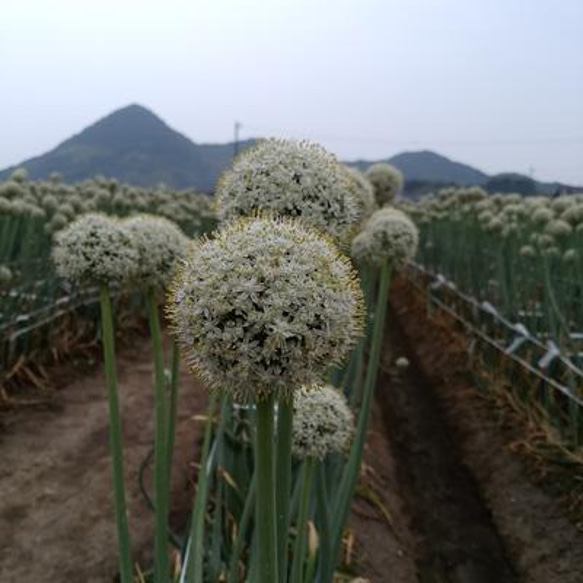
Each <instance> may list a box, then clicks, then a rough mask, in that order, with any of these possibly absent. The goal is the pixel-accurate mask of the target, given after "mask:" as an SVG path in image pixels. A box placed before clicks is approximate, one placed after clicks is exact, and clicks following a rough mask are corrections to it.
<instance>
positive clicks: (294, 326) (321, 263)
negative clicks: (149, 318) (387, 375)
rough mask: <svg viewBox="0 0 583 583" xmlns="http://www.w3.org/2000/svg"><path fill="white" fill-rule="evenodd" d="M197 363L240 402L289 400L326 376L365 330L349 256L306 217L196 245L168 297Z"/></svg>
mask: <svg viewBox="0 0 583 583" xmlns="http://www.w3.org/2000/svg"><path fill="white" fill-rule="evenodd" d="M168 315H169V318H170V321H171V323H172V326H173V328H174V331H175V333H176V334H177V336H178V339H179V342H180V344H181V346H182V348H183V350H184V352H185V353H186V354H187V358H188V362H189V364H190V366H191V368H192V369H193V371H194V372H196V373H198V375H199V376H201V377H202V378H203V380H204V381H206V383H207V384H208V385H209V386H210V387H211V388H216V389H219V390H222V391H225V392H227V393H230V394H232V395H233V396H234V397H235V398H236V399H237V400H239V401H254V400H259V399H262V398H264V397H266V396H268V395H271V394H273V395H276V396H281V397H284V398H289V397H290V396H291V395H292V394H293V392H294V391H295V390H297V389H298V387H300V386H302V385H310V384H315V383H318V382H320V381H321V379H322V377H323V376H324V375H325V372H326V370H327V369H328V367H329V366H330V365H331V364H333V363H338V362H340V361H341V360H342V359H343V358H344V357H345V356H346V355H347V354H348V352H349V351H350V349H351V348H352V347H353V345H354V343H355V341H356V339H357V338H358V336H359V335H360V334H361V333H362V327H363V298H362V292H361V290H360V286H359V285H358V283H357V280H356V274H355V272H354V270H353V268H352V266H351V265H350V262H349V260H348V259H347V258H346V257H343V256H341V255H340V254H339V253H338V251H337V249H336V247H335V246H334V245H333V244H332V243H331V242H329V241H328V240H327V239H326V238H324V237H322V236H321V235H319V234H317V233H316V232H315V231H313V230H311V229H309V228H307V227H306V226H305V224H304V223H302V222H298V221H294V220H290V219H285V218H270V217H264V218H256V219H243V220H240V221H237V222H233V223H229V224H227V225H226V226H224V227H223V228H222V229H220V230H219V231H218V232H217V233H216V235H215V237H214V238H213V239H211V240H203V241H198V242H195V243H194V244H193V245H192V247H191V249H190V252H189V254H188V255H187V257H186V260H185V263H184V265H183V266H182V267H181V268H180V269H179V274H178V275H177V277H176V279H175V282H174V284H173V289H172V292H171V293H170V296H169V306H168Z"/></svg>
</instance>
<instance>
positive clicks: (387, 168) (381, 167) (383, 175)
mask: <svg viewBox="0 0 583 583" xmlns="http://www.w3.org/2000/svg"><path fill="white" fill-rule="evenodd" d="M365 174H366V177H367V178H368V179H369V180H370V182H371V183H372V185H373V188H374V192H375V196H376V199H377V203H378V204H379V206H384V205H386V204H391V203H392V202H394V200H395V199H396V198H397V195H398V194H399V192H400V191H401V189H402V188H403V182H404V180H403V174H401V171H400V170H399V169H397V168H395V167H394V166H391V164H385V163H384V162H379V163H378V164H373V165H372V166H370V167H369V168H368V170H367V171H366V173H365Z"/></svg>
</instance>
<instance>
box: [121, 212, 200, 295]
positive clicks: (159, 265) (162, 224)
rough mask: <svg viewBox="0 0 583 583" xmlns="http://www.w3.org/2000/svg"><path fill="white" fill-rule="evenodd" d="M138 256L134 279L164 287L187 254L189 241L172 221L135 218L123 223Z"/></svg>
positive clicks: (157, 218)
mask: <svg viewBox="0 0 583 583" xmlns="http://www.w3.org/2000/svg"><path fill="white" fill-rule="evenodd" d="M122 224H123V226H124V228H125V229H127V230H128V231H129V232H130V234H131V236H132V238H133V240H134V244H135V246H136V249H137V251H138V254H139V256H140V259H139V262H138V265H137V270H136V273H135V278H136V280H137V281H139V282H141V283H143V284H144V285H146V286H153V287H155V288H164V287H166V286H167V285H168V283H169V282H170V281H171V279H172V278H173V276H174V274H175V271H176V267H177V264H178V262H179V261H180V260H182V259H183V258H184V256H185V254H186V250H187V247H188V243H189V240H188V238H187V237H186V236H185V235H184V233H183V232H182V231H181V230H180V229H179V228H178V227H177V226H176V225H175V224H174V223H173V222H172V221H169V220H168V219H165V218H163V217H156V216H153V215H136V216H133V217H131V218H129V219H125V220H123V221H122Z"/></svg>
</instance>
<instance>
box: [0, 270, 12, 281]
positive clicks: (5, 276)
mask: <svg viewBox="0 0 583 583" xmlns="http://www.w3.org/2000/svg"><path fill="white" fill-rule="evenodd" d="M11 281H12V270H11V269H10V267H8V266H7V265H0V285H8V284H9V283H10V282H11Z"/></svg>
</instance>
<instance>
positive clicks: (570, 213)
mask: <svg viewBox="0 0 583 583" xmlns="http://www.w3.org/2000/svg"><path fill="white" fill-rule="evenodd" d="M561 219H563V220H564V221H567V222H568V223H569V224H570V225H573V226H576V225H579V224H581V223H583V205H582V204H576V205H573V206H570V207H569V208H568V209H566V210H565V211H564V212H563V213H562V214H561Z"/></svg>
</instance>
